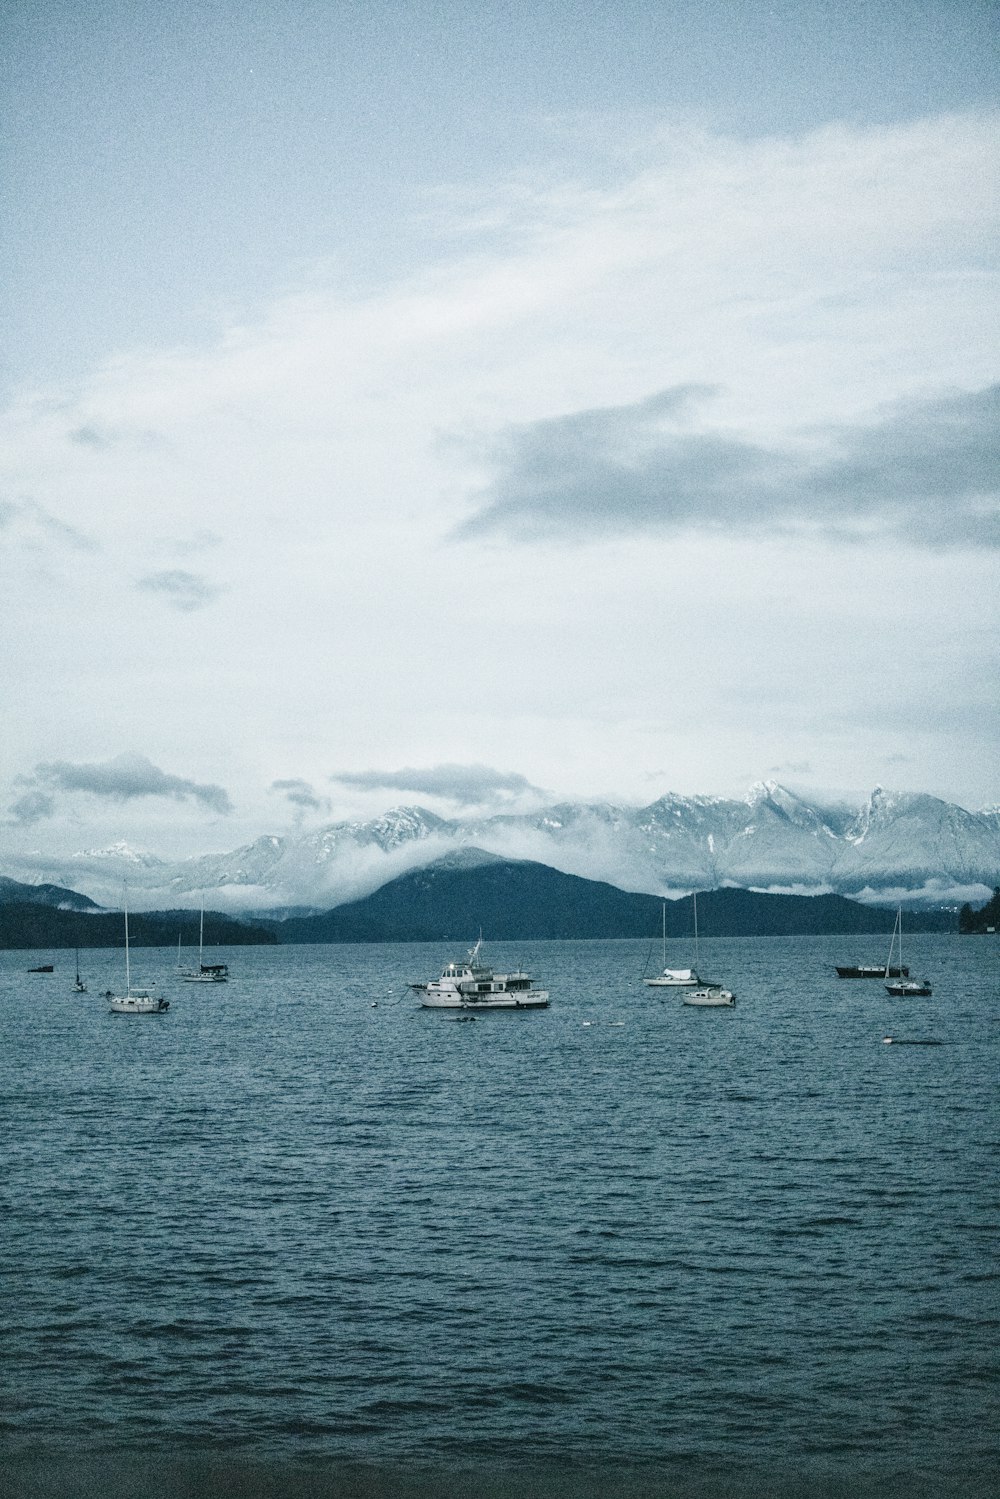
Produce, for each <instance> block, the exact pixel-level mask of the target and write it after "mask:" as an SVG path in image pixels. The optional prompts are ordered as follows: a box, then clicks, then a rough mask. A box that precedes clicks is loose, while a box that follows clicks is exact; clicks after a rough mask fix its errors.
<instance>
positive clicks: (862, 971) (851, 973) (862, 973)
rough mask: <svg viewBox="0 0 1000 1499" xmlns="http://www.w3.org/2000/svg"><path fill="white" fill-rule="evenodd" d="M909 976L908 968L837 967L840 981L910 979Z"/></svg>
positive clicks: (882, 964)
mask: <svg viewBox="0 0 1000 1499" xmlns="http://www.w3.org/2000/svg"><path fill="white" fill-rule="evenodd" d="M909 976H910V970H909V969H908V968H887V967H886V966H885V964H884V963H857V964H848V965H847V966H845V967H843V968H841V967H840V966H839V965H838V966H837V977H838V978H839V979H908V978H909Z"/></svg>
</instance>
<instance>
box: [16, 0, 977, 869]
mask: <svg viewBox="0 0 1000 1499" xmlns="http://www.w3.org/2000/svg"><path fill="white" fill-rule="evenodd" d="M998 38H1000V8H998V5H997V4H995V3H987V0H942V3H938V0H881V3H880V0H864V3H854V0H836V3H835V0H795V3H784V0H776V3H773V4H766V3H760V4H754V3H749V0H742V3H741V0H729V3H724V0H698V3H694V0H662V3H659V4H653V3H645V4H638V3H634V0H621V3H616V4H615V5H614V6H609V5H607V4H604V3H601V4H597V3H592V0H582V3H581V0H574V3H572V4H571V3H563V0H535V3H532V4H530V5H527V4H504V3H499V0H494V3H489V4H487V3H473V0H466V3H455V0H435V3H387V0H369V3H364V4H361V3H337V0H327V3H320V0H283V3H281V4H277V3H262V0H258V3H254V0H240V3H236V0H197V3H196V0H172V3H171V4H170V5H163V4H161V3H152V0H127V3H117V0H105V3H97V0H94V3H89V0H74V3H63V0H37V3H36V0H7V3H6V5H5V6H4V8H3V11H2V18H0V99H2V101H3V102H2V106H0V107H2V114H0V201H2V202H3V204H4V205H5V207H4V210H3V213H2V215H0V288H2V290H0V319H2V323H0V326H2V328H3V336H2V339H0V682H2V693H3V699H2V701H3V712H2V732H0V870H2V866H3V857H4V854H3V851H4V848H6V850H7V851H8V854H14V853H17V854H18V855H23V854H24V853H26V852H30V850H32V849H39V850H43V849H44V850H47V851H50V852H51V851H56V850H61V851H63V852H69V851H72V850H75V849H79V848H94V847H103V846H105V845H107V844H109V843H114V842H117V841H119V840H124V841H126V842H128V843H129V844H131V845H133V846H137V847H144V848H149V849H151V850H154V851H156V852H158V853H160V854H163V855H165V856H168V855H169V856H183V855H186V854H195V853H199V852H209V851H222V850H225V849H228V848H234V847H236V846H238V845H239V844H240V843H242V842H245V841H247V840H249V839H251V838H253V837H256V836H258V835H260V834H263V833H282V832H287V831H289V830H293V829H295V828H303V827H306V828H307V827H310V826H315V825H317V824H319V823H322V822H328V821H332V820H335V819H338V818H341V817H355V816H368V815H373V814H374V813H375V812H377V811H379V810H381V809H382V808H384V807H387V806H390V805H394V804H406V803H420V804H423V805H425V806H428V807H430V808H431V809H432V810H436V811H438V812H439V813H442V814H444V815H449V814H452V813H458V812H462V813H464V812H467V811H468V810H470V809H476V810H480V811H490V810H497V809H501V808H512V809H520V808H525V807H528V806H531V805H537V804H540V803H543V802H546V801H553V800H566V799H573V800H583V799H587V800H607V799H610V800H613V801H618V802H630V803H639V804H645V803H648V802H651V801H653V800H654V799H655V798H657V797H659V796H661V795H663V794H665V793H666V792H668V791H675V792H679V793H682V794H688V795H691V794H705V795H719V796H740V795H743V794H745V793H746V791H747V790H748V788H749V787H750V786H751V785H752V784H753V783H754V782H757V781H760V780H763V779H775V780H778V781H780V782H782V783H783V784H785V785H789V786H791V787H793V788H794V789H796V790H797V791H798V792H800V793H801V794H805V795H807V796H815V797H821V796H823V797H828V796H833V795H837V796H838V797H839V796H844V797H856V798H857V799H859V800H860V799H863V798H864V796H865V795H866V794H867V793H868V792H869V791H870V790H871V789H872V788H873V787H874V786H875V785H884V786H887V787H890V788H893V789H897V790H902V791H924V792H929V793H931V794H933V795H936V796H940V797H943V798H944V799H946V800H950V801H956V802H958V803H960V804H961V805H963V806H966V807H968V808H970V809H973V810H974V809H977V808H980V807H983V806H987V805H995V804H996V803H997V802H998V801H1000V778H998V774H997V767H998V756H997V738H998V735H997V729H998V714H997V707H998V704H997V685H996V684H997V681H998V680H1000V673H998V665H1000V663H998V660H997V655H998V652H997V602H996V601H997V598H998V592H1000V590H998V587H997V581H998V580H997V571H998V567H997V563H998V531H997V493H998V463H997V448H998V432H1000V423H998V420H997V418H998V414H1000V413H998V408H1000V339H998V317H997V312H998V304H1000V295H998V266H997V245H998V243H1000V237H998V234H997V208H998V193H997V187H998V178H1000V155H998V149H997V147H998V140H1000V136H998V120H1000V107H998V93H997V83H998V75H1000V49H998Z"/></svg>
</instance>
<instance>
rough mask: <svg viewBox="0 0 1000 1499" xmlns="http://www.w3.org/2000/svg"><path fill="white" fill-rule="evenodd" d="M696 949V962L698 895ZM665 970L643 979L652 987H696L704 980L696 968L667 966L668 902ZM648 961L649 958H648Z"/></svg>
mask: <svg viewBox="0 0 1000 1499" xmlns="http://www.w3.org/2000/svg"><path fill="white" fill-rule="evenodd" d="M693 899H694V950H695V962H697V954H698V897H697V896H694V897H693ZM662 942H663V957H662V960H661V961H662V963H663V971H662V973H658V974H657V975H656V977H655V978H651V979H643V983H644V984H648V985H649V987H650V988H651V989H695V988H697V987H698V985H699V984H701V983H702V982H703V980H702V979H700V978H699V977H698V972H697V969H695V968H668V967H667V903H666V901H664V902H663V938H662ZM647 961H648V960H647Z"/></svg>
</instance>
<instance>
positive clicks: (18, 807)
mask: <svg viewBox="0 0 1000 1499" xmlns="http://www.w3.org/2000/svg"><path fill="white" fill-rule="evenodd" d="M20 784H21V785H22V786H25V787H27V790H26V791H25V792H24V794H23V795H22V796H21V797H19V798H18V800H17V801H16V802H15V803H14V805H13V806H12V808H11V812H12V814H13V816H14V818H15V820H16V821H18V822H21V823H31V822H38V821H39V820H40V819H42V818H43V817H51V816H52V815H53V813H54V812H55V810H56V805H57V800H56V798H57V795H58V794H60V793H62V794H66V793H75V792H84V793H86V794H89V795H90V796H98V797H106V798H108V799H109V800H111V801H119V802H127V801H135V800H137V799H138V798H140V797H146V796H165V797H169V798H171V799H172V800H174V801H188V800H191V801H195V802H200V803H201V805H202V806H203V807H207V808H208V809H209V810H210V811H212V812H222V813H225V812H231V811H232V809H233V808H232V803H231V802H230V800H229V797H228V796H227V794H226V792H225V791H224V790H223V788H222V787H221V786H213V785H203V784H200V783H199V782H198V781H190V780H187V779H185V778H184V777H183V776H172V775H168V774H167V772H166V771H163V770H160V768H159V766H157V765H154V764H153V763H152V761H151V760H147V759H146V757H145V755H118V756H117V758H116V759H114V760H105V761H103V762H100V763H92V764H89V765H87V764H83V765H77V764H73V763H72V762H71V761H69V760H52V761H48V762H43V763H42V764H40V765H36V766H35V769H34V773H33V774H32V775H30V776H21V777H20Z"/></svg>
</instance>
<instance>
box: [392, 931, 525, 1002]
mask: <svg viewBox="0 0 1000 1499" xmlns="http://www.w3.org/2000/svg"><path fill="white" fill-rule="evenodd" d="M482 946H483V939H482V937H480V939H479V941H478V942H477V943H476V945H475V947H474V948H473V949H472V950H471V952H470V953H469V956H468V960H467V961H466V962H464V963H446V964H445V966H444V968H443V969H442V970H441V977H440V978H439V979H431V980H430V981H429V982H428V983H424V984H411V985H410V988H411V989H413V990H414V991H415V993H417V994H419V995H420V1003H421V1005H422V1006H423V1007H424V1009H425V1010H544V1009H546V1008H547V1006H548V1003H549V991H548V990H547V989H536V988H535V984H534V980H533V979H532V977H531V975H530V974H528V973H524V972H523V971H522V970H521V969H517V970H516V971H515V972H513V973H494V971H493V969H492V968H490V967H489V966H488V965H487V964H485V963H482V962H481V961H480V953H481V951H482Z"/></svg>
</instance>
